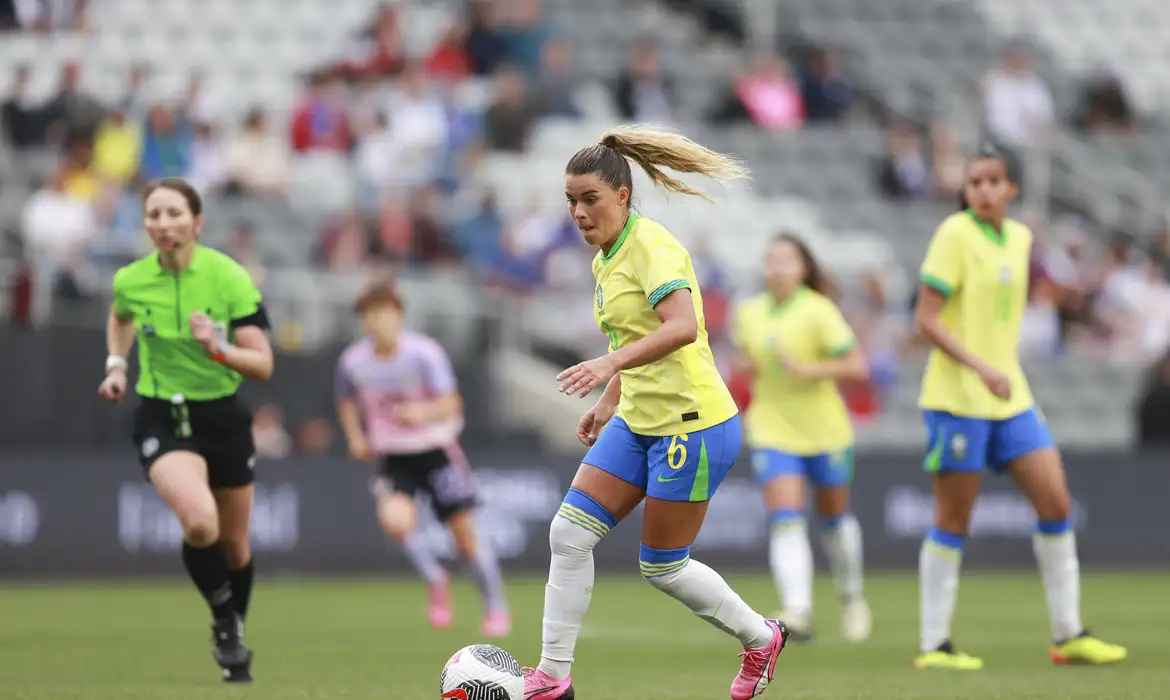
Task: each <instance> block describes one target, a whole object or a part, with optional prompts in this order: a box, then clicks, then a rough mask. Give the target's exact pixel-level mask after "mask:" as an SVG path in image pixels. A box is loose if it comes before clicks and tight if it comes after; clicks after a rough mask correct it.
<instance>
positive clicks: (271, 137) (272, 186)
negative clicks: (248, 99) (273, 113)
mask: <svg viewBox="0 0 1170 700" xmlns="http://www.w3.org/2000/svg"><path fill="white" fill-rule="evenodd" d="M225 159H226V161H227V171H228V189H229V191H232V192H236V193H246V194H251V195H260V196H262V197H283V196H284V194H285V190H286V188H287V187H288V183H289V178H290V177H291V173H292V162H291V153H290V152H289V148H288V146H287V145H286V144H285V142H284V139H282V138H281V137H280V135H279V134H277V133H276V132H275V131H274V130H273V129H272V128H271V126H270V125H269V123H268V113H267V112H265V111H264V109H263V108H261V107H253V108H252V109H250V110H248V114H247V115H246V116H245V117H244V124H243V128H242V129H240V131H239V132H237V133H236V134H233V135H232V137H231V138H230V139H229V140H228V143H227V148H226V154H225Z"/></svg>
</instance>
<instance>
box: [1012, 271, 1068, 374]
mask: <svg viewBox="0 0 1170 700" xmlns="http://www.w3.org/2000/svg"><path fill="white" fill-rule="evenodd" d="M1059 292H1060V290H1059V288H1058V287H1057V285H1056V283H1055V282H1054V281H1053V280H1052V279H1051V278H1049V277H1047V276H1044V275H1040V276H1037V277H1034V278H1033V279H1032V282H1031V284H1030V285H1029V294H1028V305H1027V306H1026V307H1025V308H1024V316H1023V320H1022V321H1021V323H1020V351H1019V352H1020V356H1021V357H1024V358H1030V359H1049V358H1052V357H1056V355H1058V354H1059V353H1060V349H1061V328H1060V325H1061V324H1060V307H1059V301H1060V296H1059Z"/></svg>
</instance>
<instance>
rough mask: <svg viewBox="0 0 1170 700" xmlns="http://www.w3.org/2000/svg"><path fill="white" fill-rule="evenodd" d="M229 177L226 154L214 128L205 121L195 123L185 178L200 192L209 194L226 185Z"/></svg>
mask: <svg viewBox="0 0 1170 700" xmlns="http://www.w3.org/2000/svg"><path fill="white" fill-rule="evenodd" d="M229 177H230V171H229V170H228V161H227V156H226V155H225V154H224V149H223V142H222V140H221V139H220V138H219V134H218V133H217V131H216V128H215V127H214V126H212V125H211V124H207V123H203V124H198V125H196V127H195V137H194V139H193V140H192V142H191V162H190V164H189V165H188V167H187V180H189V181H190V182H191V184H192V185H194V186H195V188H196V189H198V190H199V191H200V192H203V193H204V194H210V193H212V192H218V191H219V190H220V188H222V187H223V186H224V185H226V184H227V182H228V178H229Z"/></svg>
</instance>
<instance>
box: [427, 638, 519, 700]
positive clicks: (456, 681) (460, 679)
mask: <svg viewBox="0 0 1170 700" xmlns="http://www.w3.org/2000/svg"><path fill="white" fill-rule="evenodd" d="M439 693H440V695H439V697H440V698H444V699H445V700H521V699H522V698H523V697H524V672H523V671H521V670H520V663H519V662H518V661H516V658H515V657H513V656H512V655H511V654H509V653H508V652H506V651H504V650H503V649H501V648H499V647H496V646H492V645H491V644H472V645H471V646H468V647H463V648H462V649H460V650H459V651H457V652H455V655H454V656H452V657H451V659H450V660H449V661H448V662H447V665H446V666H443V673H442V674H441V675H440V676H439Z"/></svg>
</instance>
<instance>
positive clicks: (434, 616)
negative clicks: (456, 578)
mask: <svg viewBox="0 0 1170 700" xmlns="http://www.w3.org/2000/svg"><path fill="white" fill-rule="evenodd" d="M454 619H455V612H454V610H453V609H452V606H451V589H450V588H449V587H448V585H447V582H446V581H443V582H442V583H436V584H434V585H432V586H431V587H430V589H429V590H428V591H427V620H428V621H430V623H431V626H432V627H434V628H435V629H439V630H445V629H447V628H448V627H450V626H451V623H452V622H453V621H454Z"/></svg>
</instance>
